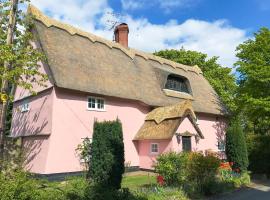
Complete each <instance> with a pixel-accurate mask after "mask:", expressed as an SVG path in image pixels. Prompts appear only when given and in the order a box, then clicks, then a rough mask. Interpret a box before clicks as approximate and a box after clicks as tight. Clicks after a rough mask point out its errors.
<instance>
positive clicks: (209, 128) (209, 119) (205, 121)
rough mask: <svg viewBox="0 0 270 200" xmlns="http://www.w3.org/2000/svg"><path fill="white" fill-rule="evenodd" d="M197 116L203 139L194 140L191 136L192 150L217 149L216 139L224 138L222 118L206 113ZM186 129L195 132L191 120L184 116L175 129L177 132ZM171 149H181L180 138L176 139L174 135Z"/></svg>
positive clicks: (224, 125)
mask: <svg viewBox="0 0 270 200" xmlns="http://www.w3.org/2000/svg"><path fill="white" fill-rule="evenodd" d="M197 118H198V122H197V123H198V126H199V128H200V129H201V131H202V134H203V135H204V137H205V138H204V139H200V140H199V141H198V142H196V140H195V137H194V136H193V137H192V138H191V139H192V140H191V142H192V143H191V145H192V151H203V152H205V150H213V151H219V150H218V146H217V145H218V141H219V140H223V141H224V138H225V128H226V123H225V120H224V119H217V118H216V116H213V115H207V114H197ZM185 131H188V132H190V133H196V130H195V129H194V127H193V125H192V124H191V122H190V121H189V120H188V119H187V118H185V119H184V121H183V122H182V123H181V124H180V126H179V128H178V129H177V131H176V132H177V133H184V132H185ZM172 143H173V149H174V151H177V152H179V151H182V140H180V141H177V138H176V136H174V137H173V139H172Z"/></svg>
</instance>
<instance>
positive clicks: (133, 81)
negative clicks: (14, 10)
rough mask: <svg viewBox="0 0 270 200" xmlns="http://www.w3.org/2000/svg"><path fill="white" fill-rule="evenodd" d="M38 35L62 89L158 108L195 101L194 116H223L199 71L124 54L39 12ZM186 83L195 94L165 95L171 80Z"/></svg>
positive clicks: (138, 54)
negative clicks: (173, 77) (176, 78)
mask: <svg viewBox="0 0 270 200" xmlns="http://www.w3.org/2000/svg"><path fill="white" fill-rule="evenodd" d="M28 12H29V13H30V14H31V15H33V17H34V25H35V28H34V29H33V33H34V35H35V37H36V39H37V41H38V42H39V44H40V46H41V48H42V50H43V51H44V53H45V54H46V56H47V60H48V63H47V64H48V66H49V68H50V71H51V73H52V79H53V80H54V84H55V86H57V87H60V88H66V89H71V90H76V91H82V92H87V93H92V94H98V95H104V96H113V97H119V98H125V99H131V100H137V101H140V102H143V103H145V104H147V105H150V106H153V107H159V106H167V105H173V104H176V103H178V102H181V101H183V100H185V99H191V100H192V105H193V108H194V111H195V112H202V113H210V114H215V115H223V114H224V112H225V109H224V107H223V106H222V104H221V102H220V100H219V98H218V96H217V94H216V93H215V91H214V90H213V88H212V87H211V86H210V84H209V83H208V82H207V80H206V79H205V78H204V77H203V75H202V72H201V70H200V68H199V67H197V66H186V65H182V64H178V63H175V62H172V61H169V60H166V59H163V58H160V57H157V56H154V55H152V54H149V53H144V52H141V51H138V50H134V49H131V48H125V47H123V46H121V45H120V44H118V43H115V42H112V41H108V40H106V39H103V38H100V37H98V36H95V35H93V34H91V33H88V32H85V31H82V30H80V29H77V28H75V27H73V26H70V25H67V24H64V23H62V22H59V21H56V20H54V19H51V18H49V17H47V16H45V15H44V14H43V13H42V12H40V11H39V10H38V9H37V8H35V7H34V6H31V5H30V6H29V9H28ZM170 74H175V75H179V76H182V77H185V78H186V79H187V80H188V81H189V83H190V87H191V91H192V94H191V95H188V94H184V93H177V92H172V91H166V90H164V86H165V83H166V80H167V77H168V75H170Z"/></svg>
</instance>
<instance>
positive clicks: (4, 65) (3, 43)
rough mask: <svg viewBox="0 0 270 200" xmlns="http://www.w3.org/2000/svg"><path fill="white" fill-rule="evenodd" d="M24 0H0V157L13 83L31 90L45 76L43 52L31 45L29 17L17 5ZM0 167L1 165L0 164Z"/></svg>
mask: <svg viewBox="0 0 270 200" xmlns="http://www.w3.org/2000/svg"><path fill="white" fill-rule="evenodd" d="M25 2H27V0H20V1H19V2H18V0H10V1H8V0H1V1H0V27H1V29H0V71H1V74H0V87H1V90H0V97H1V98H0V159H3V155H4V140H5V132H6V121H7V110H8V107H9V104H10V103H11V101H12V97H13V95H14V91H15V87H16V86H18V87H22V88H24V89H26V90H29V91H30V92H32V93H33V94H34V93H35V92H34V91H33V84H39V85H44V83H45V82H46V81H47V76H46V75H45V74H42V73H40V71H39V67H40V66H39V65H38V64H37V63H38V61H43V60H44V55H43V54H42V53H41V52H40V51H38V50H37V49H34V47H33V46H32V45H31V43H30V41H33V40H34V38H33V35H32V33H31V31H30V30H31V28H32V25H33V24H32V23H31V17H30V16H26V15H25V14H24V13H23V12H22V10H20V9H18V7H19V8H20V6H18V4H23V3H25ZM0 167H1V166H0Z"/></svg>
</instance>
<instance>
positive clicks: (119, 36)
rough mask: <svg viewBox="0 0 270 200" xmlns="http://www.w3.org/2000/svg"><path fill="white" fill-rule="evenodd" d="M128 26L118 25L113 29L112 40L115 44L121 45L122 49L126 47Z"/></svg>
mask: <svg viewBox="0 0 270 200" xmlns="http://www.w3.org/2000/svg"><path fill="white" fill-rule="evenodd" d="M128 33H129V29H128V25H127V24H126V23H122V24H119V25H118V26H116V27H115V29H114V39H115V42H117V43H119V44H121V45H123V46H124V47H126V48H127V47H128Z"/></svg>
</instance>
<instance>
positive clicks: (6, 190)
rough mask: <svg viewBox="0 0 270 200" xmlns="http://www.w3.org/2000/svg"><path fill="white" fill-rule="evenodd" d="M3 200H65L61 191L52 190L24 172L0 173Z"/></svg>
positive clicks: (0, 194) (0, 193)
mask: <svg viewBox="0 0 270 200" xmlns="http://www.w3.org/2000/svg"><path fill="white" fill-rule="evenodd" d="M0 188H1V192H0V199H1V200H38V199H44V200H50V199H55V200H64V199H65V198H64V194H63V192H62V191H61V190H58V189H55V188H50V187H47V186H46V183H45V182H43V181H40V180H35V179H33V178H30V177H29V174H28V173H25V172H23V171H12V172H11V171H10V172H9V173H5V174H4V173H0Z"/></svg>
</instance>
